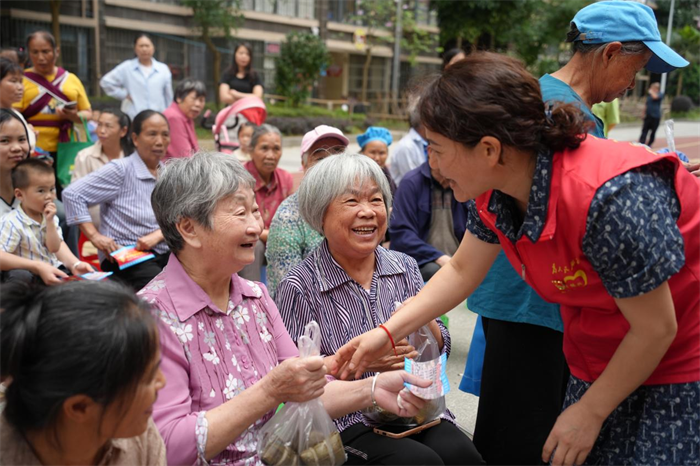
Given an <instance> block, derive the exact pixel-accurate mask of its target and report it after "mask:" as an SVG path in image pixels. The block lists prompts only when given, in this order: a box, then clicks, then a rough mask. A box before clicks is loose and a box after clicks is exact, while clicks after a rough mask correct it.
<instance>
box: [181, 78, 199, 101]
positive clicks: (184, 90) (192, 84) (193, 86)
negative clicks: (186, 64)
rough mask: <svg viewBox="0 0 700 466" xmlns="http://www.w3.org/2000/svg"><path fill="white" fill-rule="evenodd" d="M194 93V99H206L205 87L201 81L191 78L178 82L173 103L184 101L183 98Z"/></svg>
mask: <svg viewBox="0 0 700 466" xmlns="http://www.w3.org/2000/svg"><path fill="white" fill-rule="evenodd" d="M192 91H194V92H195V97H202V96H204V97H206V96H207V87H206V86H205V85H204V83H203V82H202V81H198V80H196V79H192V78H185V79H183V80H182V81H180V84H178V85H177V87H176V88H175V101H178V100H185V98H186V97H187V96H188V95H190V92H192Z"/></svg>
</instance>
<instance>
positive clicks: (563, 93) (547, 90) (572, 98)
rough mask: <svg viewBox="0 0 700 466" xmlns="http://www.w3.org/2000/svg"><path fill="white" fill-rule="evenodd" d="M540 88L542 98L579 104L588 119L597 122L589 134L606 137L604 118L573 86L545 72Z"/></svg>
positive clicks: (547, 100)
mask: <svg viewBox="0 0 700 466" xmlns="http://www.w3.org/2000/svg"><path fill="white" fill-rule="evenodd" d="M540 89H541V91H542V100H543V101H544V102H546V103H549V102H564V103H565V104H569V103H573V104H576V105H578V107H579V108H580V109H581V111H582V112H583V114H584V115H585V116H586V119H588V120H590V121H592V122H593V123H595V128H592V129H590V130H589V131H588V134H592V135H593V136H596V137H599V138H601V139H605V125H604V124H603V120H601V119H600V118H598V117H597V116H595V115H594V114H593V112H592V111H591V109H590V108H588V105H586V102H584V101H583V99H582V98H581V96H579V95H578V94H577V93H576V91H574V90H573V89H572V88H571V86H569V85H568V84H566V83H565V82H564V81H561V80H559V79H557V78H555V77H554V76H552V75H550V74H545V75H544V76H542V77H541V78H540Z"/></svg>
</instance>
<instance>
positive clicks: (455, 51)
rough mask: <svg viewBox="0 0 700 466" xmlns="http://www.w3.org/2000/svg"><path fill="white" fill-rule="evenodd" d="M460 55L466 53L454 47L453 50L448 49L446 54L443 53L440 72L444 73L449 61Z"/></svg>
mask: <svg viewBox="0 0 700 466" xmlns="http://www.w3.org/2000/svg"><path fill="white" fill-rule="evenodd" d="M460 53H463V54H464V55H466V54H467V52H465V51H464V50H462V49H460V48H457V47H455V48H453V49H450V50H448V51H447V52H445V53H444V54H443V55H442V70H443V71H445V68H447V65H449V64H450V61H451V60H452V59H453V58H454V57H456V56H457V55H459V54H460Z"/></svg>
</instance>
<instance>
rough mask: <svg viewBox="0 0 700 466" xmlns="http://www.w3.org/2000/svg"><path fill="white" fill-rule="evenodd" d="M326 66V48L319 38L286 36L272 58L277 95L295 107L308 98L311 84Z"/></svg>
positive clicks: (305, 35)
mask: <svg viewBox="0 0 700 466" xmlns="http://www.w3.org/2000/svg"><path fill="white" fill-rule="evenodd" d="M329 62H330V59H329V55H328V50H327V49H326V45H325V44H324V43H323V41H322V40H321V39H320V38H319V37H318V36H315V35H313V34H310V33H308V32H292V33H289V34H287V36H286V38H285V41H284V42H283V43H282V44H281V46H280V54H279V56H278V57H277V58H275V67H276V73H275V85H276V87H277V93H278V94H280V95H283V96H285V97H287V98H288V99H289V100H288V102H289V104H290V105H292V106H293V107H298V106H299V104H301V103H302V102H304V101H305V100H306V98H307V97H309V95H310V94H311V91H312V89H313V85H314V81H316V79H317V78H318V76H319V75H320V72H321V69H322V68H324V67H326V66H328V63H329Z"/></svg>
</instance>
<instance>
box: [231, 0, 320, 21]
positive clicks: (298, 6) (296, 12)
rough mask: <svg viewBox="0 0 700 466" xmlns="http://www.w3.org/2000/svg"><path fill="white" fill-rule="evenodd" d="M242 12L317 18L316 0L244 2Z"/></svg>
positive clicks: (253, 0) (248, 0)
mask: <svg viewBox="0 0 700 466" xmlns="http://www.w3.org/2000/svg"><path fill="white" fill-rule="evenodd" d="M241 10H250V11H259V12H262V13H272V14H275V15H280V16H290V17H292V18H304V19H313V18H314V17H315V16H316V15H315V9H314V0H243V1H242V2H241Z"/></svg>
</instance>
